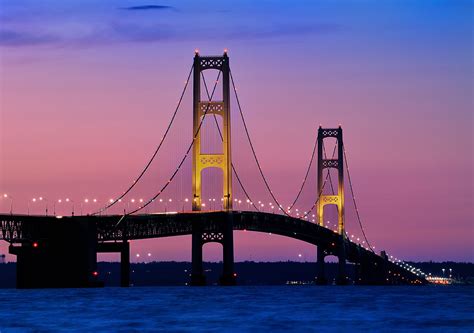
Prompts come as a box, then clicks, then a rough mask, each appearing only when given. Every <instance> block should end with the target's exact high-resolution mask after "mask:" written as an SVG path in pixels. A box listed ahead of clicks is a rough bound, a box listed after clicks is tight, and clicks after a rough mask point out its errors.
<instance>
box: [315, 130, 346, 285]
mask: <svg viewBox="0 0 474 333" xmlns="http://www.w3.org/2000/svg"><path fill="white" fill-rule="evenodd" d="M331 137H332V138H336V140H337V158H335V159H334V158H326V157H325V156H323V145H324V139H325V138H331ZM343 149H344V143H343V140H342V128H341V126H339V127H338V128H322V127H321V126H319V129H318V189H317V191H318V192H317V193H318V195H319V199H318V201H317V215H318V224H319V225H320V226H324V207H325V206H327V205H336V206H337V213H338V227H337V231H338V233H339V235H340V237H341V242H340V244H339V245H338V249H337V253H336V255H337V257H338V258H339V267H338V277H337V283H338V284H345V283H346V280H347V278H346V273H345V264H346V256H345V248H344V243H345V237H346V236H345V235H346V234H345V226H344V150H343ZM330 168H335V169H337V175H338V177H337V178H338V182H337V193H335V194H332V195H326V194H323V187H324V183H325V179H324V178H323V173H324V170H325V169H330ZM327 254H329V253H328V251H327V250H325V249H324V248H322V247H319V246H318V277H317V282H318V283H320V284H324V283H326V278H325V274H324V257H325V256H326V255H327Z"/></svg>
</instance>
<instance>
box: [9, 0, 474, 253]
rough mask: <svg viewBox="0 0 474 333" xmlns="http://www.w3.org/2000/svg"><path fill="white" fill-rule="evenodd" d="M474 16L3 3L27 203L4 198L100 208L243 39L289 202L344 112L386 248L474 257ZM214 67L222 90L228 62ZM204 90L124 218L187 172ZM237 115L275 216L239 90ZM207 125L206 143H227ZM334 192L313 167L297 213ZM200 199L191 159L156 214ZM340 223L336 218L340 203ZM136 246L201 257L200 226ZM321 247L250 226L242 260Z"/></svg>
mask: <svg viewBox="0 0 474 333" xmlns="http://www.w3.org/2000/svg"><path fill="white" fill-rule="evenodd" d="M472 17H473V2H472V1H461V0H460V1H435V0H432V1H425V0H396V1H391V0H387V1H376V0H361V1H353V0H343V1H338V2H335V1H329V0H317V1H298V0H297V1H258V2H257V1H238V2H237V1H225V2H224V1H199V2H195V1H188V0H182V1H177V0H176V1H172V0H170V1H166V0H163V1H153V0H150V1H142V0H128V1H125V0H107V1H98V0H86V1H78V0H73V1H67V2H65V1H59V0H45V1H41V2H38V1H33V0H15V1H13V0H0V192H1V193H6V194H8V195H9V198H13V201H11V200H10V199H9V198H3V199H0V211H2V212H6V213H8V212H9V211H10V205H11V204H12V203H13V211H14V213H25V214H26V213H28V211H29V213H30V214H44V213H45V208H46V204H47V205H48V210H49V213H50V214H51V213H53V211H54V212H55V213H56V215H67V214H70V213H71V212H72V209H73V207H72V206H73V205H74V211H75V214H76V215H77V214H80V213H81V211H82V214H87V213H91V212H93V211H95V210H97V209H99V208H100V207H101V206H103V205H104V204H105V203H106V202H107V201H108V200H109V199H110V198H116V197H117V196H118V195H120V193H122V192H123V191H124V190H125V189H126V188H127V187H128V186H129V185H130V184H131V183H132V182H133V180H134V179H135V178H136V177H137V175H138V174H139V173H140V171H141V170H142V168H143V167H144V165H145V164H146V163H147V161H148V160H149V158H150V157H151V155H152V153H153V151H154V149H155V148H156V146H157V144H158V143H159V141H160V139H161V137H162V136H163V134H164V131H165V129H166V127H167V125H168V122H169V120H170V118H171V116H172V113H173V111H174V109H175V107H176V104H177V101H178V99H179V96H180V94H181V92H182V91H183V88H184V86H185V81H186V77H187V74H188V73H189V70H190V67H191V65H192V59H193V56H194V50H195V49H199V51H200V54H202V55H220V54H222V53H223V50H224V49H228V54H229V57H230V65H231V69H232V73H233V76H234V79H235V82H236V86H237V89H238V95H239V100H240V102H241V105H242V109H243V113H244V115H245V119H246V122H247V125H248V128H249V132H250V135H251V138H252V141H253V144H254V147H255V150H256V152H257V155H258V158H259V161H260V163H261V165H262V168H263V171H264V172H265V175H266V176H267V178H268V181H269V184H270V186H271V187H272V190H273V192H274V193H275V195H276V197H277V199H278V201H279V202H280V203H282V204H283V205H284V206H287V205H289V204H291V202H292V201H293V199H294V198H295V196H296V194H297V193H298V190H299V187H300V186H301V184H302V180H303V177H304V174H305V171H306V168H307V165H308V162H309V160H310V157H311V151H312V147H313V144H314V140H315V135H316V131H317V128H318V126H319V125H320V124H321V125H322V126H323V127H335V126H339V125H341V126H342V128H343V130H344V144H345V148H346V153H347V160H348V164H349V167H350V173H351V178H352V182H353V185H354V191H355V197H356V200H357V205H358V207H359V211H360V214H361V218H362V224H363V227H364V230H365V232H366V234H367V237H368V239H369V241H370V243H371V244H372V245H373V246H375V247H376V250H377V251H379V250H382V249H385V250H386V251H387V252H388V253H389V254H393V255H394V256H396V257H397V258H400V259H404V260H414V261H419V260H435V261H445V260H456V261H470V262H472V261H473V260H474V246H473V242H472V239H473V237H474V223H473V222H474V208H473V207H474V202H473V201H474V200H473V197H474V196H473V191H474V190H473V189H474V181H473V178H474V175H473V173H474V172H473V170H474V169H473V166H474V165H473V164H474V158H473V125H474V122H473V115H472V114H473V74H474V73H473V26H472ZM205 77H206V80H207V83H208V84H209V85H210V86H212V84H213V82H214V81H215V80H216V73H214V72H210V73H206V74H205ZM218 88H221V86H220V85H218ZM218 90H219V89H218ZM191 94H192V89H190V87H188V90H187V91H186V93H185V97H184V99H183V102H182V105H181V107H180V109H179V112H178V115H177V117H176V120H175V122H174V124H173V127H172V129H171V131H170V133H169V136H168V137H167V139H166V141H165V144H164V145H163V149H162V150H161V151H160V152H159V154H158V155H157V159H156V161H155V162H154V163H153V164H152V166H151V167H150V169H149V171H148V172H147V174H146V175H145V177H144V178H143V181H141V182H140V183H139V184H138V185H137V186H136V187H135V188H134V189H133V191H132V192H131V193H130V195H127V197H125V198H124V201H123V202H122V203H120V204H118V205H116V206H115V207H113V208H111V209H110V210H109V211H108V213H120V212H123V210H131V209H133V208H136V207H137V206H136V205H137V202H138V200H139V199H141V198H142V199H144V200H147V199H149V198H151V196H152V195H154V194H155V193H156V192H158V190H159V189H160V188H161V187H162V185H163V184H164V183H165V182H166V181H167V179H168V178H169V177H170V175H171V173H172V172H173V170H174V168H175V167H176V165H177V164H178V163H179V161H180V159H181V158H182V156H183V154H184V152H185V151H186V148H187V146H188V145H189V143H190V141H191V139H192V103H191V98H192V96H191ZM220 94H221V93H220V92H219V93H217V94H216V98H219V96H220ZM231 113H232V154H233V155H232V158H233V162H234V164H235V166H236V169H237V170H238V172H239V175H240V176H241V178H242V180H243V183H244V186H245V187H246V189H247V190H248V192H249V193H250V196H251V198H252V200H253V201H254V202H257V201H261V202H262V203H264V205H265V208H264V209H265V210H267V211H268V210H270V208H269V206H270V205H269V203H272V204H274V200H273V199H272V198H270V196H269V195H268V193H267V192H266V190H265V187H264V184H263V182H262V180H261V179H260V178H259V173H258V169H257V168H256V165H255V162H254V161H253V160H252V155H251V151H250V148H249V145H248V142H247V141H246V137H245V134H244V130H243V126H242V121H241V119H240V118H239V117H240V116H239V113H238V109H237V105H236V100H235V96H234V97H232V102H231ZM207 120H208V121H207V122H206V119H205V121H204V125H203V129H205V130H204V131H203V134H202V135H203V138H204V139H203V140H204V141H205V142H206V147H207V148H206V149H210V150H216V149H219V138H218V137H217V134H216V133H217V132H216V129H215V125H213V123H212V122H209V121H210V119H207ZM213 126H214V127H213ZM332 144H333V143H331V141H328V143H326V147H327V148H326V150H327V151H329V152H330V151H331V150H332ZM219 176H220V174H219V173H218V172H215V171H213V170H212V171H209V170H206V172H205V175H204V180H205V184H204V185H203V198H204V202H207V203H208V207H206V208H205V209H212V208H217V207H216V204H214V207H212V205H213V203H212V201H211V202H208V201H206V200H208V199H211V200H212V198H219V195H220V194H219V186H221V184H222V182H221V180H220V179H219ZM347 185H348V183H347V177H346V194H347V195H346V213H347V214H346V215H347V218H346V226H347V230H348V232H349V233H350V234H351V235H352V234H353V235H354V237H355V238H359V237H360V238H361V236H362V234H361V231H360V227H359V224H358V222H357V219H356V216H355V210H354V206H353V204H352V196H351V194H350V191H349V188H348V186H347ZM316 192H317V191H316V168H315V165H314V164H313V166H312V168H311V169H310V174H309V177H308V182H307V184H306V186H305V187H304V189H303V192H302V195H301V198H300V199H299V201H298V202H297V204H296V206H295V208H296V207H299V210H300V211H301V212H302V211H305V210H307V209H309V207H311V206H312V203H314V200H315V198H316V196H317V193H316ZM40 196H41V197H43V198H45V200H43V201H42V202H39V201H37V202H33V201H32V199H33V198H39V197H40ZM189 196H191V165H190V160H189V159H187V160H186V161H185V163H184V164H183V167H182V168H181V170H180V171H179V172H178V174H177V177H176V178H175V179H174V180H173V183H172V185H170V187H169V188H168V189H167V191H165V192H164V193H163V195H162V196H161V197H160V198H163V200H164V202H163V203H159V202H156V203H154V204H153V205H150V206H149V207H147V209H146V212H157V211H163V210H165V209H166V210H167V211H180V210H183V209H184V210H189V207H188V206H187V205H186V204H185V202H184V198H186V197H189ZM234 197H235V198H238V199H241V200H243V203H242V204H240V205H238V204H237V203H236V205H235V206H238V207H235V208H238V209H247V207H246V205H245V203H244V202H245V201H244V200H245V199H246V197H245V195H244V194H243V191H242V189H241V188H240V187H239V186H238V185H237V183H236V182H235V179H234ZM66 198H69V199H70V202H69V203H66V202H65V199H66ZM59 199H61V203H59V202H58V200H59ZM85 199H89V202H88V203H86V202H84V200H85ZM93 199H97V203H94V202H93V201H92V200H93ZM132 199H135V203H133V202H131V200H132ZM169 199H172V201H171V202H170V201H169ZM218 201H219V200H218ZM165 202H166V203H165ZM326 218H327V219H328V220H330V221H334V218H335V214H334V211H329V212H328V214H327V216H326V215H325V219H326ZM331 223H332V222H331ZM7 252H8V249H7V244H6V243H5V242H2V243H0V253H7ZM148 253H150V256H149V257H148ZM137 254H138V255H140V257H137V256H136V255H137ZM132 256H133V257H134V258H135V259H134V260H135V261H142V260H190V259H191V241H190V237H187V236H183V237H175V238H167V239H153V240H147V241H138V242H133V243H132ZM315 257H316V249H315V248H314V246H312V245H308V244H305V243H303V242H300V241H297V240H292V239H286V238H283V237H280V236H276V235H268V234H261V233H250V232H236V233H235V259H236V260H237V261H242V260H259V261H279V260H296V261H314V260H315ZM111 258H112V259H116V258H115V257H113V256H112V257H110V256H105V255H101V256H100V257H99V259H104V260H109V259H111ZM143 258H146V259H143ZM204 258H205V260H212V261H216V260H221V247H220V245H218V244H208V245H206V246H205V248H204ZM7 259H8V260H14V257H13V256H10V255H8V257H7Z"/></svg>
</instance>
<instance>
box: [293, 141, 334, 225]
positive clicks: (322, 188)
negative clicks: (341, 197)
mask: <svg viewBox="0 0 474 333" xmlns="http://www.w3.org/2000/svg"><path fill="white" fill-rule="evenodd" d="M323 148H324V144H323ZM336 148H337V141H336V143H335V144H334V149H333V151H332V157H331V158H334V155H335V154H336ZM325 154H326V153H325ZM325 156H326V155H325ZM330 178H331V173H330V172H329V169H328V171H327V173H326V178H325V179H324V183H323V186H321V190H320V191H319V193H318V197H317V198H316V201H315V203H314V204H313V205H312V206H311V208H310V209H309V210H307V211H306V213H305V214H304V215H302V216H301V219H305V218H306V217H307V216H308V215H309V214H310V213H311V212H312V211H313V209H314V208H315V207H316V205H317V204H318V202H319V199H321V195H322V194H323V191H324V188H325V187H326V183H327V181H328V179H330ZM332 191H333V193H334V189H332Z"/></svg>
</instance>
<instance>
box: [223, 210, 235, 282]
mask: <svg viewBox="0 0 474 333" xmlns="http://www.w3.org/2000/svg"><path fill="white" fill-rule="evenodd" d="M223 236H224V237H223V240H222V252H223V253H222V259H223V266H224V267H223V272H222V276H221V278H220V281H219V282H220V284H221V285H222V286H235V284H236V277H237V274H236V273H235V272H234V231H233V225H232V218H231V216H230V215H229V217H228V218H227V221H226V223H225V228H224V230H223Z"/></svg>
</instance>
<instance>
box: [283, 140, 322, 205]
mask: <svg viewBox="0 0 474 333" xmlns="http://www.w3.org/2000/svg"><path fill="white" fill-rule="evenodd" d="M317 146H318V135H316V140H315V141H314V147H313V152H312V153H311V158H310V160H309V164H308V168H307V169H306V174H305V176H304V179H303V183H302V184H301V187H300V190H299V191H298V194H297V195H296V198H295V200H294V201H293V203H292V204H291V205H290V207H289V208H288V210H292V209H293V207H294V206H295V204H296V202H297V201H298V199H299V197H300V195H301V192H303V188H304V186H305V184H306V180H307V179H308V175H309V172H310V170H311V165H312V164H313V160H314V156H315V154H316V147H317ZM323 147H324V145H323Z"/></svg>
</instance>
